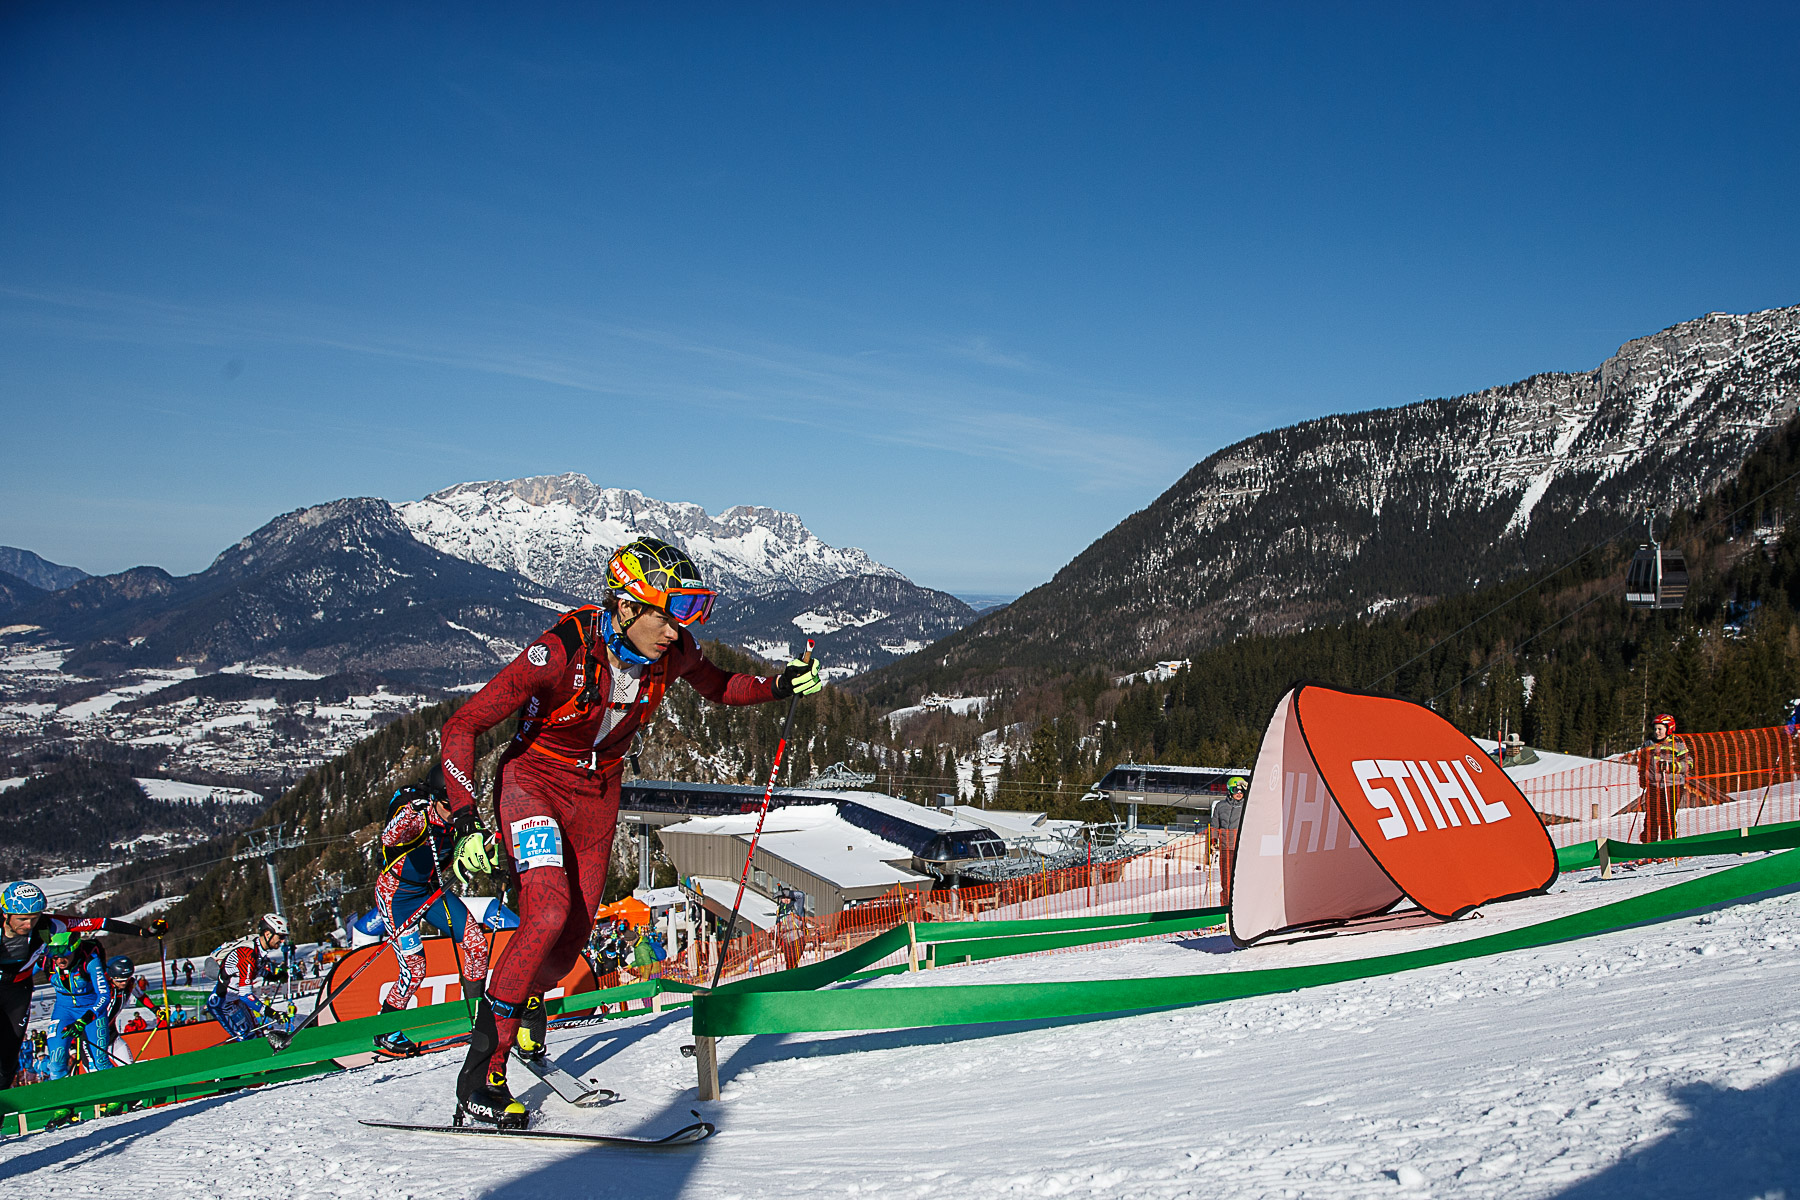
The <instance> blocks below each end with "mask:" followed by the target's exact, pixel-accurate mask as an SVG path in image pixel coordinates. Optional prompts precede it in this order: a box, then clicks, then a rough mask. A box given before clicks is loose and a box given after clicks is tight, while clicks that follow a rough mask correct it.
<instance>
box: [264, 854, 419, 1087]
mask: <svg viewBox="0 0 1800 1200" xmlns="http://www.w3.org/2000/svg"><path fill="white" fill-rule="evenodd" d="M443 894H444V886H443V884H441V883H440V884H439V885H438V889H437V891H435V892H433V893H432V894H431V897H430V899H428V900H426V901H425V903H424V904H423V905H421V906H420V907H419V911H418V912H416V913H414V914H413V915H412V917H411V919H410V920H408V921H407V922H406V924H404V925H402V926H401V927H400V928H398V929H396V930H394V931H393V932H392V933H390V934H389V935H388V936H387V938H385V939H384V940H383V941H382V943H381V944H382V946H383V948H385V947H388V946H392V945H393V944H394V939H395V938H397V937H399V936H400V935H401V934H403V933H405V932H406V931H407V930H409V929H411V928H412V927H413V926H414V925H417V924H418V923H419V922H420V921H421V920H423V919H424V917H425V910H426V909H428V908H430V907H431V906H432V905H433V904H436V903H437V902H438V899H439V898H440V897H441V896H443ZM394 953H395V954H399V953H400V951H399V949H398V948H397V947H396V948H395V950H394ZM380 957H381V952H380V951H379V950H377V951H376V952H375V953H374V954H371V955H369V957H368V958H366V959H364V960H363V962H362V965H361V966H359V967H357V968H356V970H354V971H352V972H350V978H348V979H346V980H344V982H343V983H341V984H339V985H338V986H337V987H336V988H334V989H333V990H332V992H331V994H330V995H328V996H324V997H322V998H321V999H320V1000H319V1002H318V1003H317V1004H315V1005H313V1010H312V1011H311V1012H309V1013H307V1014H306V1020H304V1021H302V1022H300V1024H298V1025H296V1026H294V1028H293V1030H292V1031H291V1032H288V1033H280V1032H277V1031H274V1030H271V1031H270V1032H269V1035H268V1038H269V1046H270V1047H271V1048H272V1049H273V1050H274V1051H275V1053H277V1054H280V1053H281V1052H282V1051H283V1050H286V1049H287V1048H288V1046H289V1045H290V1044H292V1043H293V1040H294V1039H295V1038H296V1037H299V1036H300V1032H301V1031H302V1030H304V1029H306V1028H307V1027H308V1026H310V1025H312V1024H314V1023H315V1022H317V1021H318V1019H319V1014H320V1013H322V1012H324V1011H325V1009H326V1008H327V1007H329V1006H330V1004H331V1002H332V1001H333V1000H336V999H337V998H338V997H339V996H341V995H343V994H344V989H345V988H347V987H349V986H350V985H351V984H353V983H355V982H356V980H357V977H358V976H360V975H361V974H362V973H363V972H364V971H366V970H368V969H369V967H370V966H371V965H372V964H373V963H374V962H375V960H376V959H378V958H380ZM321 990H323V989H321Z"/></svg>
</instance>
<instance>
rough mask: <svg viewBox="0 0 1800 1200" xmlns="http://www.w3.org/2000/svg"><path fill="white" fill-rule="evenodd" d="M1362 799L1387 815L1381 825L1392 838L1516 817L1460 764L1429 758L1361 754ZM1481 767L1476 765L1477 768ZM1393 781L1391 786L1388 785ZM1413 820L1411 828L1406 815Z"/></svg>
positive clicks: (1358, 772) (1358, 767)
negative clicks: (1492, 799)
mask: <svg viewBox="0 0 1800 1200" xmlns="http://www.w3.org/2000/svg"><path fill="white" fill-rule="evenodd" d="M1350 769H1351V770H1352V771H1354V772H1355V773H1356V782H1357V783H1359V784H1361V785H1362V793H1363V797H1364V798H1365V799H1367V800H1368V802H1369V805H1370V807H1372V808H1374V809H1375V811H1376V812H1379V813H1385V814H1386V815H1385V816H1383V817H1381V818H1380V820H1379V822H1378V824H1379V825H1380V826H1381V835H1382V837H1384V838H1386V839H1387V840H1389V841H1392V840H1393V839H1395V838H1402V837H1405V836H1406V835H1407V834H1408V833H1413V832H1418V833H1425V832H1428V831H1430V830H1437V829H1450V828H1456V827H1460V826H1462V825H1464V824H1468V825H1483V824H1487V825H1491V824H1493V823H1494V822H1495V821H1504V820H1505V819H1506V818H1508V817H1510V816H1512V810H1511V809H1509V808H1507V807H1506V801H1505V800H1504V799H1502V800H1500V801H1497V802H1495V803H1489V802H1488V800H1487V798H1486V797H1485V796H1483V795H1482V794H1481V789H1479V788H1477V787H1476V786H1475V779H1474V776H1472V775H1470V774H1469V772H1468V769H1467V768H1466V767H1465V766H1464V765H1463V763H1462V762H1460V761H1457V760H1456V759H1444V758H1440V759H1438V760H1437V762H1436V763H1433V762H1431V761H1430V760H1428V759H1422V760H1416V761H1415V760H1408V759H1399V758H1359V759H1357V760H1356V761H1355V762H1353V763H1351V764H1350ZM1480 769H1481V768H1480V766H1479V764H1477V765H1476V770H1477V771H1479V770H1480ZM1386 785H1392V786H1386ZM1408 817H1410V818H1412V826H1411V828H1408V827H1407V818H1408Z"/></svg>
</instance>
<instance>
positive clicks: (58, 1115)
mask: <svg viewBox="0 0 1800 1200" xmlns="http://www.w3.org/2000/svg"><path fill="white" fill-rule="evenodd" d="M79 1120H81V1117H80V1115H79V1114H78V1113H76V1111H75V1110H74V1109H72V1108H59V1109H57V1110H56V1111H55V1112H53V1113H51V1114H50V1119H49V1120H47V1121H45V1122H44V1128H45V1129H61V1128H62V1127H63V1126H64V1125H73V1124H75V1123H76V1122H77V1121H79Z"/></svg>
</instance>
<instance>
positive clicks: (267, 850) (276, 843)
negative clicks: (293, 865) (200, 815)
mask: <svg viewBox="0 0 1800 1200" xmlns="http://www.w3.org/2000/svg"><path fill="white" fill-rule="evenodd" d="M286 829H287V826H286V825H285V824H281V825H276V826H273V827H271V828H268V829H260V830H251V831H250V832H249V833H247V834H246V835H245V836H246V837H248V838H249V839H250V846H249V848H248V849H246V850H242V851H240V852H238V853H237V854H234V855H232V856H231V861H232V862H249V861H250V860H251V859H253V858H260V859H262V860H263V865H264V866H266V867H267V868H268V869H269V894H270V895H272V896H273V897H274V898H275V915H276V916H278V917H283V918H285V917H286V916H287V909H285V908H284V907H282V904H281V879H280V877H279V876H277V875H276V874H275V856H276V855H277V854H280V853H281V852H282V851H284V850H295V849H298V848H299V847H301V846H304V845H305V844H306V839H305V838H303V837H300V836H298V835H295V836H294V837H288V836H286V833H285V831H286Z"/></svg>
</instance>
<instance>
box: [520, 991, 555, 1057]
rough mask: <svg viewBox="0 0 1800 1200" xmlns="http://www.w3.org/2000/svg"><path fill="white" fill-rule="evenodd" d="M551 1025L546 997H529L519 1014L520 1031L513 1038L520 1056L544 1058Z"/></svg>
mask: <svg viewBox="0 0 1800 1200" xmlns="http://www.w3.org/2000/svg"><path fill="white" fill-rule="evenodd" d="M549 1025H550V1022H549V1019H548V1018H547V1017H545V1016H544V998H543V997H542V996H531V997H528V998H527V999H526V1001H525V1011H524V1012H522V1013H520V1014H519V1032H518V1034H517V1035H516V1036H515V1037H514V1039H513V1049H514V1051H515V1052H516V1053H517V1054H518V1056H519V1057H520V1058H525V1059H536V1060H537V1061H539V1062H542V1061H543V1060H544V1045H545V1043H546V1041H547V1040H548V1037H547V1035H548V1030H549Z"/></svg>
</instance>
